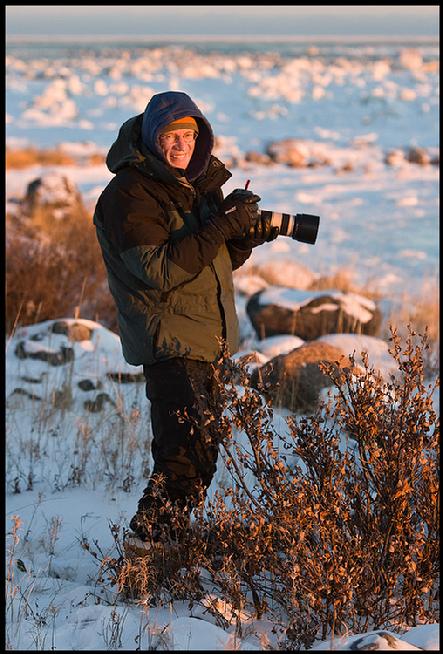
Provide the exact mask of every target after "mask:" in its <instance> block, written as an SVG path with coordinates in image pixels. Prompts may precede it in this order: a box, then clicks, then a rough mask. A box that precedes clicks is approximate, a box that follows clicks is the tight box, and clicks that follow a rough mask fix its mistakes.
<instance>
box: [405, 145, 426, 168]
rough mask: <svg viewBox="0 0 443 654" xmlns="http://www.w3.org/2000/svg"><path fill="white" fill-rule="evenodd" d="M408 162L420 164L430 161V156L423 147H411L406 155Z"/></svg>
mask: <svg viewBox="0 0 443 654" xmlns="http://www.w3.org/2000/svg"><path fill="white" fill-rule="evenodd" d="M406 158H407V160H408V161H409V163H415V164H420V165H422V166H424V165H426V164H428V163H430V162H431V157H430V156H429V153H428V152H427V151H426V150H425V148H418V147H415V146H413V147H411V148H409V150H408V153H407V155H406Z"/></svg>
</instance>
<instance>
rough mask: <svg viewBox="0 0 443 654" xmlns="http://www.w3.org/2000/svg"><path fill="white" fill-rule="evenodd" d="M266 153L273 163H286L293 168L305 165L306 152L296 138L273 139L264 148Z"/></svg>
mask: <svg viewBox="0 0 443 654" xmlns="http://www.w3.org/2000/svg"><path fill="white" fill-rule="evenodd" d="M266 154H267V155H268V156H269V157H270V158H271V159H272V161H274V162H275V163H281V164H287V165H288V166H292V167H294V168H304V167H305V166H306V165H307V160H306V153H305V152H304V149H303V146H301V145H300V141H299V140H297V139H283V140H281V141H274V142H273V143H271V144H270V145H268V147H267V148H266Z"/></svg>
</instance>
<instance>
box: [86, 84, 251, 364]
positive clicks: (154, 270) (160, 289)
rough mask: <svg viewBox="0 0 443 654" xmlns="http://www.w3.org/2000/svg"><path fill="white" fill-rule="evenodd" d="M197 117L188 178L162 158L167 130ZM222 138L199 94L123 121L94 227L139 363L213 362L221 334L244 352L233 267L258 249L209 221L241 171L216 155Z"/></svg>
mask: <svg viewBox="0 0 443 654" xmlns="http://www.w3.org/2000/svg"><path fill="white" fill-rule="evenodd" d="M147 114H148V115H147ZM187 115H191V116H193V117H194V118H195V119H196V120H197V122H198V125H199V136H198V138H197V141H196V145H195V149H194V153H193V157H192V159H191V162H190V164H189V166H188V169H187V170H186V175H185V171H181V170H179V169H174V168H172V167H171V166H169V164H168V163H167V162H166V161H165V160H164V159H163V158H162V153H161V150H160V149H159V148H158V145H157V136H158V133H159V131H160V129H161V128H162V127H163V126H165V125H167V124H169V123H170V122H172V121H173V120H176V119H178V118H182V117H183V116H187ZM142 130H143V137H144V138H143V140H142V137H141V134H142ZM146 142H147V143H148V144H149V148H148V147H147V145H146ZM213 142H214V139H213V135H212V130H211V127H210V125H209V122H208V121H207V120H206V118H205V117H204V116H203V114H202V113H201V112H200V111H199V109H198V108H197V106H196V105H195V104H194V103H193V101H192V100H191V99H190V98H189V96H187V95H186V94H184V93H180V94H179V93H162V94H158V95H157V96H153V98H152V99H151V101H150V103H149V104H148V106H147V108H146V110H145V112H144V114H140V115H138V116H135V117H133V118H131V119H129V120H128V121H126V122H125V123H124V124H123V125H122V127H121V129H120V132H119V135H118V138H117V140H116V141H115V143H114V144H113V145H112V147H111V149H110V151H109V154H108V157H107V165H108V168H109V169H110V171H111V172H113V173H115V177H114V178H113V179H112V180H111V181H110V183H109V184H108V186H107V187H106V188H105V189H104V191H103V192H102V194H101V196H100V198H99V200H98V202H97V205H96V209H95V213H94V224H95V227H96V232H97V238H98V241H99V244H100V247H101V250H102V254H103V259H104V262H105V266H106V269H107V274H108V283H109V289H110V291H111V294H112V296H113V298H114V300H115V303H116V306H117V312H118V323H119V330H120V338H121V342H122V348H123V356H124V358H125V359H126V361H127V362H128V363H130V364H132V365H142V364H146V365H150V364H153V363H156V362H159V361H163V360H166V359H170V358H172V357H187V358H190V359H195V360H202V361H213V360H214V359H215V358H216V357H217V355H218V354H219V351H220V339H224V340H225V341H226V342H227V345H228V348H229V350H230V352H231V353H234V352H236V351H237V350H238V346H239V327H238V319H237V315H236V310H235V303H234V290H233V282H232V271H233V270H234V269H236V268H238V267H239V266H241V265H242V264H243V263H244V262H245V261H246V259H247V258H248V257H249V256H250V254H251V249H250V247H248V246H247V245H246V244H245V243H243V242H242V241H241V240H232V241H227V242H226V243H225V240H224V238H223V236H222V234H221V232H220V230H219V229H217V227H216V226H215V225H214V224H213V223H211V222H208V221H207V219H208V217H210V216H211V215H213V214H214V213H215V212H216V211H217V209H218V207H219V205H220V203H221V202H222V200H223V193H222V191H221V186H222V185H223V184H224V183H225V182H226V181H227V180H228V179H229V178H230V177H231V173H230V172H228V171H227V170H226V168H225V166H224V164H223V163H222V162H221V161H219V160H218V159H217V158H216V157H214V156H212V155H211V151H212V147H213Z"/></svg>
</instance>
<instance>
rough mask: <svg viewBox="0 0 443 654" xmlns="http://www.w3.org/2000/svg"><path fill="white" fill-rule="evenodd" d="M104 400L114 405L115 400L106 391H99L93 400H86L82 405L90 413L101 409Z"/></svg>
mask: <svg viewBox="0 0 443 654" xmlns="http://www.w3.org/2000/svg"><path fill="white" fill-rule="evenodd" d="M105 402H109V404H112V405H113V406H115V402H114V401H113V400H112V398H111V397H110V396H109V395H108V393H99V394H98V395H97V397H96V398H95V400H86V402H84V403H83V406H84V408H85V409H86V410H87V411H90V412H91V413H98V412H99V411H102V409H103V406H104V404H105Z"/></svg>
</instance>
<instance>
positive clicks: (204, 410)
mask: <svg viewBox="0 0 443 654" xmlns="http://www.w3.org/2000/svg"><path fill="white" fill-rule="evenodd" d="M143 372H144V375H145V378H146V395H147V398H148V399H149V400H150V402H151V423H152V433H153V440H152V456H153V459H154V469H153V472H152V476H151V479H150V480H149V483H148V486H147V488H146V489H145V491H144V493H143V497H142V498H141V499H140V501H139V503H138V510H137V513H138V514H139V515H140V514H145V515H147V513H150V511H151V510H152V509H154V511H156V513H157V518H156V519H159V518H158V508H159V506H158V505H159V504H161V503H164V499H168V500H171V502H172V503H173V504H174V505H175V506H179V507H183V508H184V507H185V506H187V507H189V509H190V510H191V509H192V506H193V504H194V503H195V501H196V500H197V497H198V495H199V492H200V491H203V493H205V492H206V489H207V488H208V486H209V485H210V483H211V480H212V478H213V476H214V473H215V471H216V466H217V457H218V446H219V443H220V440H221V434H220V428H219V424H218V422H219V417H220V403H219V401H218V385H217V383H216V380H215V378H214V368H213V364H211V363H209V362H205V361H193V360H190V359H184V358H174V359H169V360H167V361H164V362H160V363H156V364H154V365H151V366H144V367H143ZM178 413H179V414H180V415H178ZM211 416H212V417H213V419H212V420H209V418H210V417H211ZM188 417H189V418H190V420H189V419H188ZM160 474H161V475H162V476H163V477H164V486H163V487H162V488H163V490H162V496H161V498H159V497H158V496H157V493H156V492H153V491H154V489H155V487H156V483H157V480H158V477H159V475H160ZM157 488H158V487H157ZM154 515H155V514H154ZM160 520H161V521H162V522H163V521H165V522H167V517H165V516H163V518H160Z"/></svg>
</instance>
